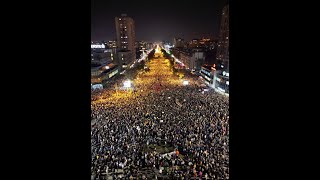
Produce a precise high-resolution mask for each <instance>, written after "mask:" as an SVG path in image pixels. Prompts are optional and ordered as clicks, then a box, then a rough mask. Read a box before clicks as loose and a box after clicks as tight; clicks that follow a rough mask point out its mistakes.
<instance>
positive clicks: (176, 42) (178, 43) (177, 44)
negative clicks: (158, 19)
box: [173, 38, 184, 48]
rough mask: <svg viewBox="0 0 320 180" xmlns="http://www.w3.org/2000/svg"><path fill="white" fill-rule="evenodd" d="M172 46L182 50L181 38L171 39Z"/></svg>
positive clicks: (182, 40)
mask: <svg viewBox="0 0 320 180" xmlns="http://www.w3.org/2000/svg"><path fill="white" fill-rule="evenodd" d="M173 46H174V47H175V48H183V47H184V39H182V38H174V39H173Z"/></svg>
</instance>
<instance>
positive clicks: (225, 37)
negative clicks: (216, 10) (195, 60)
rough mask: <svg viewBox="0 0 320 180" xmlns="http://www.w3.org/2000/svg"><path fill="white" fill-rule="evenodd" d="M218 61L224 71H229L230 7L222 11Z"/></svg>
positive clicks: (227, 6)
mask: <svg viewBox="0 0 320 180" xmlns="http://www.w3.org/2000/svg"><path fill="white" fill-rule="evenodd" d="M217 61H218V63H219V64H220V65H222V67H223V69H226V70H229V5H226V6H225V7H224V8H223V10H222V17H221V25H220V36H219V43H218V49H217Z"/></svg>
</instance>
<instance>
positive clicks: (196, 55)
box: [180, 49, 205, 70]
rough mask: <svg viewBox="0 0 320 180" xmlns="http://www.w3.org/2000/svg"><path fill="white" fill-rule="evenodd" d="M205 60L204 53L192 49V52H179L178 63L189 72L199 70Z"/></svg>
mask: <svg viewBox="0 0 320 180" xmlns="http://www.w3.org/2000/svg"><path fill="white" fill-rule="evenodd" d="M204 60H205V57H204V52H202V51H199V50H197V49H194V50H192V51H181V52H180V61H181V62H182V63H183V64H184V65H185V66H186V68H187V69H189V70H200V69H201V66H202V65H203V63H204Z"/></svg>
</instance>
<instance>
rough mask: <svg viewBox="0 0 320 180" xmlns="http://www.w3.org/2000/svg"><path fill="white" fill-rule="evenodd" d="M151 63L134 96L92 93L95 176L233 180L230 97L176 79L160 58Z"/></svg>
mask: <svg viewBox="0 0 320 180" xmlns="http://www.w3.org/2000/svg"><path fill="white" fill-rule="evenodd" d="M148 65H149V67H150V71H149V72H144V73H141V74H139V75H138V78H137V79H136V80H135V81H134V83H135V89H134V91H133V92H132V93H131V94H130V97H122V96H120V97H117V98H115V97H114V98H112V97H113V96H112V94H114V93H115V91H116V90H114V89H104V90H102V91H99V92H95V93H94V95H93V99H92V104H91V109H92V122H93V123H92V131H91V152H92V165H91V172H92V179H107V178H108V177H113V179H119V178H121V177H122V178H123V179H161V178H162V179H192V178H197V179H229V123H228V121H229V100H228V99H227V98H226V97H224V96H222V95H220V94H217V93H215V92H214V91H213V90H210V91H206V92H204V91H202V90H201V87H199V86H198V85H197V84H196V83H192V82H193V80H191V83H189V85H183V84H182V83H177V82H181V81H180V80H179V79H178V78H177V77H175V76H174V75H172V72H171V71H170V69H169V67H167V66H166V65H165V64H164V63H163V60H162V59H161V58H160V59H156V60H151V62H150V63H149V64H148ZM155 87H157V88H155ZM124 93H126V92H124ZM101 96H102V97H104V98H106V99H107V100H106V101H103V102H98V101H97V99H99V98H101ZM162 146H166V147H172V149H173V152H166V153H163V152H160V151H159V148H160V147H162ZM145 169H147V170H148V171H144V170H145ZM119 172H122V173H120V175H117V173H118V174H119Z"/></svg>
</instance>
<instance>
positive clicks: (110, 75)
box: [109, 70, 118, 78]
mask: <svg viewBox="0 0 320 180" xmlns="http://www.w3.org/2000/svg"><path fill="white" fill-rule="evenodd" d="M117 73H118V70H115V71H113V72H111V73H110V74H109V78H111V77H112V76H114V75H116V74H117Z"/></svg>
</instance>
